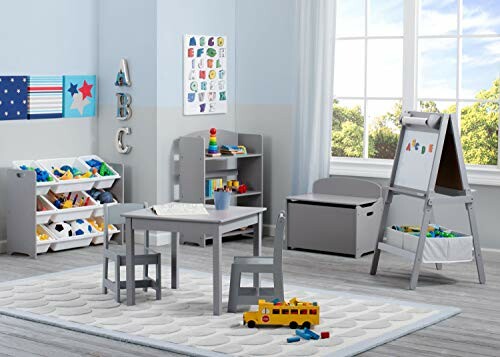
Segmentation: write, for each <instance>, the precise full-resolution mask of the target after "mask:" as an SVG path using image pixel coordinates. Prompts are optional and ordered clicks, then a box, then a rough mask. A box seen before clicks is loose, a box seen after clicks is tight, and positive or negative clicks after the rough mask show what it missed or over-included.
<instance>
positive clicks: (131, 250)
mask: <svg viewBox="0 0 500 357" xmlns="http://www.w3.org/2000/svg"><path fill="white" fill-rule="evenodd" d="M125 243H126V253H127V282H126V286H127V305H128V306H130V305H135V264H134V258H135V239H134V230H133V229H132V219H131V218H127V220H126V223H125Z"/></svg>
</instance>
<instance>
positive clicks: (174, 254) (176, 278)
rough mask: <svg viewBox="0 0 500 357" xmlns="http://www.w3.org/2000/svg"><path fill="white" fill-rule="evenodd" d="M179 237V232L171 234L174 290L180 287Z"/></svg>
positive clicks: (171, 264) (171, 267) (171, 268)
mask: <svg viewBox="0 0 500 357" xmlns="http://www.w3.org/2000/svg"><path fill="white" fill-rule="evenodd" d="M179 235H180V233H178V232H172V233H171V236H172V238H171V242H170V245H171V250H170V272H171V274H172V276H171V286H172V289H177V288H178V287H179V269H178V261H177V251H178V250H179Z"/></svg>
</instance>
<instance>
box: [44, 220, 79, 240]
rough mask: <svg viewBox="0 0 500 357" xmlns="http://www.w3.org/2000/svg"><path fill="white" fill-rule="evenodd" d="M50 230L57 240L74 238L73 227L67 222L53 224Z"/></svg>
mask: <svg viewBox="0 0 500 357" xmlns="http://www.w3.org/2000/svg"><path fill="white" fill-rule="evenodd" d="M49 230H50V231H51V232H52V233H53V234H54V236H55V237H56V238H57V239H60V238H68V237H72V236H73V231H72V230H71V226H70V225H69V224H68V223H66V222H59V223H51V224H50V225H49Z"/></svg>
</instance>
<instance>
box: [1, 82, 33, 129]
mask: <svg viewBox="0 0 500 357" xmlns="http://www.w3.org/2000/svg"><path fill="white" fill-rule="evenodd" d="M27 117H28V76H0V120H20V119H26V118H27Z"/></svg>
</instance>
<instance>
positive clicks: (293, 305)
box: [243, 298, 320, 329]
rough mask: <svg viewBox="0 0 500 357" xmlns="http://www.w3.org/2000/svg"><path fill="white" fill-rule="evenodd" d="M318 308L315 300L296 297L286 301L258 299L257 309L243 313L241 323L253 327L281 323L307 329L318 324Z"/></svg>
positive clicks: (293, 327) (294, 327)
mask: <svg viewBox="0 0 500 357" xmlns="http://www.w3.org/2000/svg"><path fill="white" fill-rule="evenodd" d="M319 312H320V308H319V305H318V304H317V303H316V302H305V301H299V300H297V298H293V299H291V300H290V301H289V302H288V303H287V302H286V301H283V302H281V301H279V300H274V301H273V302H267V301H265V300H262V299H261V300H259V305H258V310H257V311H248V312H245V313H243V325H247V326H248V327H249V328H253V327H255V326H257V325H261V326H263V325H266V326H268V325H281V326H289V327H290V328H292V329H296V328H297V327H299V326H301V327H302V328H303V329H306V328H307V329H309V328H311V326H312V325H318V324H319Z"/></svg>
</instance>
